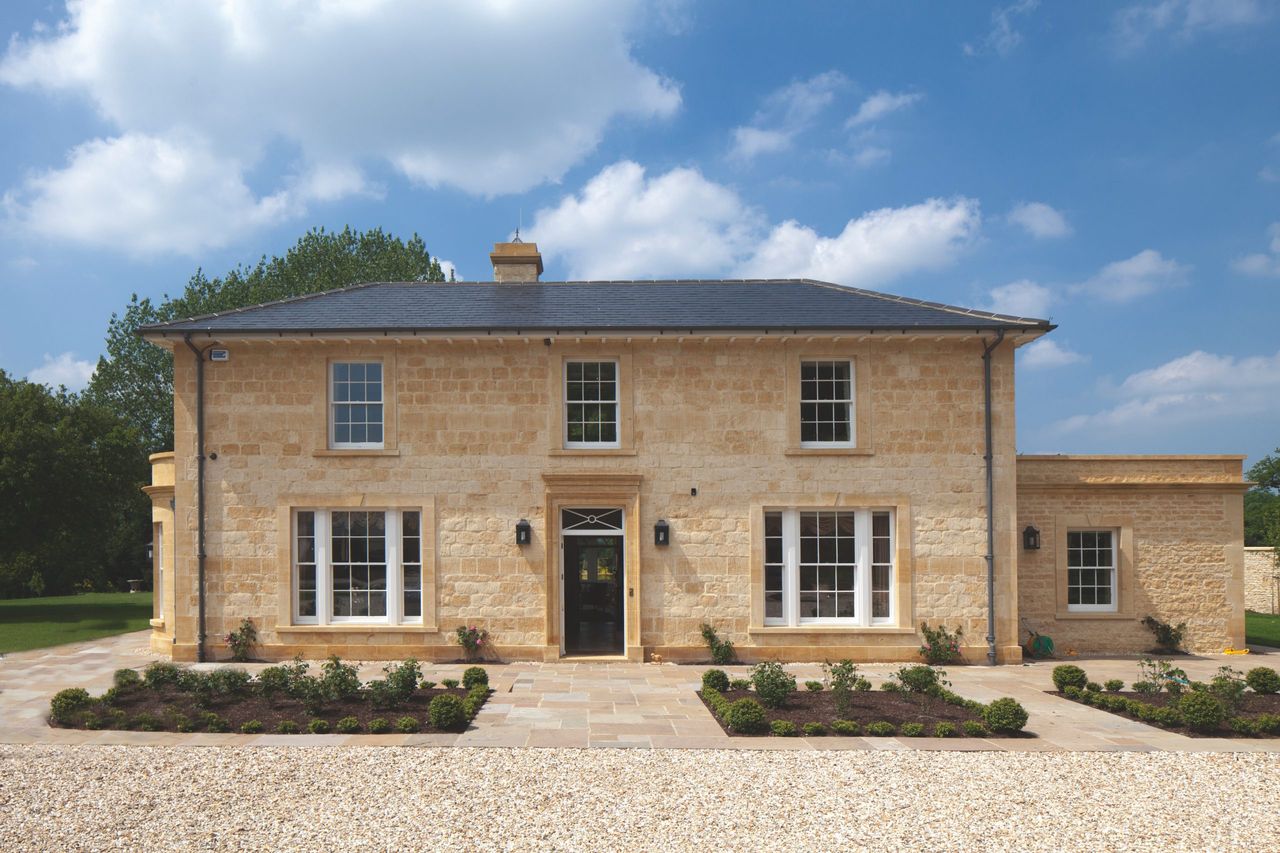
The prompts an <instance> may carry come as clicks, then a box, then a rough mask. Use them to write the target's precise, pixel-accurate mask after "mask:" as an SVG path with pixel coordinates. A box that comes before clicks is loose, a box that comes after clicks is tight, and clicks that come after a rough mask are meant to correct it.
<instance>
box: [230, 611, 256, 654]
mask: <svg viewBox="0 0 1280 853" xmlns="http://www.w3.org/2000/svg"><path fill="white" fill-rule="evenodd" d="M223 640H224V641H225V642H226V644H227V645H228V646H230V647H231V659H232V660H233V661H237V662H239V663H244V662H245V661H247V660H249V656H250V654H251V653H252V652H253V647H254V646H256V645H257V644H258V629H257V628H254V627H253V622H252V621H250V620H248V619H245V620H242V621H241V622H240V627H239V628H237V629H235V630H234V631H232V632H231V633H230V634H227V636H225V637H223Z"/></svg>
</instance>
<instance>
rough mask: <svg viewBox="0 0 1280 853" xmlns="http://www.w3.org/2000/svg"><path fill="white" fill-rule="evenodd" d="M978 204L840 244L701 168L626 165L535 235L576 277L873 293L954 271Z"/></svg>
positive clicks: (899, 214) (865, 226)
mask: <svg viewBox="0 0 1280 853" xmlns="http://www.w3.org/2000/svg"><path fill="white" fill-rule="evenodd" d="M981 221H982V217H981V213H980V211H979V208H978V203H977V202H976V201H973V200H971V199H966V198H957V199H951V200H943V199H930V200H928V201H925V202H922V203H920V204H917V205H912V206H909V207H900V208H885V209H882V210H876V211H871V212H869V213H866V214H863V215H862V216H860V217H858V218H856V219H851V220H849V221H848V223H847V224H846V225H845V227H844V229H843V230H842V231H841V232H840V233H839V234H837V235H835V236H833V237H826V236H823V235H820V234H818V233H817V232H816V231H815V230H813V229H812V228H808V227H806V226H804V225H801V224H800V223H798V222H794V221H787V222H783V223H780V224H777V225H774V226H769V225H768V223H767V222H766V221H765V219H764V217H763V215H762V214H761V213H760V212H759V211H757V210H755V209H754V208H752V207H750V206H749V205H747V204H746V203H745V202H744V201H743V200H742V199H741V198H740V197H739V196H738V195H737V193H735V192H734V191H733V190H731V189H730V188H728V187H726V186H723V185H721V184H718V183H715V182H714V181H710V180H708V179H707V178H705V177H703V176H702V175H701V174H700V173H699V172H697V171H696V170H694V169H687V168H679V169H672V170H671V171H669V172H666V173H665V174H661V175H656V176H653V177H649V176H647V175H646V174H645V170H644V168H643V167H642V166H640V165H639V164H637V163H633V162H629V161H623V162H620V163H615V164H613V165H612V166H609V167H607V168H605V169H604V170H602V171H601V172H600V173H599V174H597V175H596V176H595V177H594V178H592V179H591V180H590V181H589V182H588V183H587V185H586V186H585V187H584V188H583V189H582V191H581V192H579V193H577V194H573V195H568V196H566V197H564V198H563V199H562V200H561V201H560V203H559V204H558V205H556V206H554V207H549V208H544V209H542V210H539V211H538V212H537V214H536V215H535V219H534V224H533V227H532V228H531V229H530V230H529V234H530V236H531V237H532V238H533V239H536V240H537V241H538V243H539V248H541V249H542V251H543V252H544V253H545V254H546V255H547V256H548V257H560V258H563V259H564V261H565V263H566V265H567V267H568V269H569V274H570V277H573V278H588V279H596V278H632V277H638V276H663V275H679V276H689V275H707V274H711V275H736V276H743V277H780V278H784V277H785V278H791V277H809V278H817V279H823V280H827V281H834V282H839V283H841V284H848V285H857V286H867V287H873V286H876V285H879V284H883V283H884V282H887V281H891V280H892V279H894V278H897V277H899V276H902V275H905V274H907V273H911V272H916V271H919V270H925V269H940V268H942V267H945V266H947V265H949V264H950V263H952V262H953V261H954V260H955V259H956V258H957V257H958V256H959V255H960V254H961V253H962V252H963V251H964V250H965V248H966V247H967V246H968V245H969V244H970V243H971V242H972V240H973V239H974V237H975V236H976V235H977V233H978V231H979V229H980V227H981Z"/></svg>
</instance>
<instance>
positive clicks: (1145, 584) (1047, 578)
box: [1018, 456, 1245, 653]
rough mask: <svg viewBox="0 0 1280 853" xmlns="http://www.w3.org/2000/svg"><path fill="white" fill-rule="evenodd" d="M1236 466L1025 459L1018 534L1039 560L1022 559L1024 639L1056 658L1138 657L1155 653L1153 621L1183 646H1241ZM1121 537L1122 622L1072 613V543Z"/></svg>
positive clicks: (1217, 459)
mask: <svg viewBox="0 0 1280 853" xmlns="http://www.w3.org/2000/svg"><path fill="white" fill-rule="evenodd" d="M1243 458H1244V457H1241V456H1205V457H1170V456H1152V457H1141V456H1138V457H1082V456H1022V457H1019V458H1018V528H1019V529H1020V530H1021V529H1023V528H1025V527H1026V526H1028V525H1032V526H1034V527H1036V528H1038V529H1039V531H1040V538H1041V548H1040V550H1038V551H1027V550H1021V548H1020V550H1019V557H1018V591H1019V609H1020V615H1021V618H1022V620H1023V634H1022V636H1023V638H1024V639H1025V637H1026V632H1027V631H1028V630H1031V629H1034V630H1036V631H1038V632H1040V633H1042V634H1048V635H1049V636H1050V637H1052V638H1053V640H1054V642H1055V644H1056V646H1057V648H1058V650H1059V652H1060V653H1061V652H1064V651H1066V650H1069V649H1075V650H1077V651H1079V652H1081V653H1101V652H1106V653H1136V652H1143V651H1146V650H1148V649H1150V648H1152V647H1153V646H1154V638H1153V635H1152V634H1151V632H1150V631H1149V630H1148V629H1147V628H1145V627H1144V626H1143V625H1142V624H1141V621H1140V620H1141V619H1142V618H1143V617H1144V616H1147V615H1151V616H1154V617H1155V618H1157V619H1160V620H1161V621H1164V622H1168V623H1170V624H1177V623H1180V622H1185V623H1187V636H1186V641H1185V643H1186V646H1187V647H1188V649H1190V650H1192V651H1202V652H1212V651H1217V652H1220V651H1222V650H1223V649H1224V648H1226V647H1227V646H1233V647H1240V646H1242V645H1243V644H1244V548H1243V536H1244V531H1243V524H1244V514H1243V494H1244V490H1245V484H1244V477H1243V474H1242V471H1241V467H1242V462H1243ZM1069 528H1112V529H1116V530H1118V531H1119V532H1120V537H1119V551H1120V555H1119V557H1120V559H1119V562H1120V567H1119V574H1120V577H1119V585H1120V590H1119V593H1120V597H1119V602H1118V609H1117V612H1116V613H1114V614H1112V613H1105V614H1101V613H1073V612H1069V611H1068V608H1067V603H1066V597H1065V596H1066V593H1065V584H1066V582H1065V574H1066V570H1065V548H1066V531H1067V530H1068V529H1069Z"/></svg>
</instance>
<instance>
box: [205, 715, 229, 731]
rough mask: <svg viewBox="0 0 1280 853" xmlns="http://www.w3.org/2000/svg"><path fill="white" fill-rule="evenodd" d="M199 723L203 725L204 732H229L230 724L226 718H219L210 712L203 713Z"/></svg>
mask: <svg viewBox="0 0 1280 853" xmlns="http://www.w3.org/2000/svg"><path fill="white" fill-rule="evenodd" d="M200 722H201V723H202V724H203V725H204V730H205V731H206V732H229V731H231V723H230V722H228V721H227V719H226V717H220V716H218V715H217V714H215V713H214V712H212V711H205V712H204V713H203V714H201V715H200Z"/></svg>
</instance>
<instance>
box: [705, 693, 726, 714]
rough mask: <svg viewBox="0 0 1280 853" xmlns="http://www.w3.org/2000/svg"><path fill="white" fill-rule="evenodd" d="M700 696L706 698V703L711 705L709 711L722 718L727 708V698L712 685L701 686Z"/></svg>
mask: <svg viewBox="0 0 1280 853" xmlns="http://www.w3.org/2000/svg"><path fill="white" fill-rule="evenodd" d="M702 698H703V699H704V700H706V703H707V705H709V706H710V707H711V712H712V713H713V714H715V715H716V716H717V717H719V718H721V719H724V715H725V714H726V713H727V712H728V710H729V700H728V699H725V698H724V695H723V694H722V693H721V692H720V691H719V690H716V689H715V688H714V687H704V688H702Z"/></svg>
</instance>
